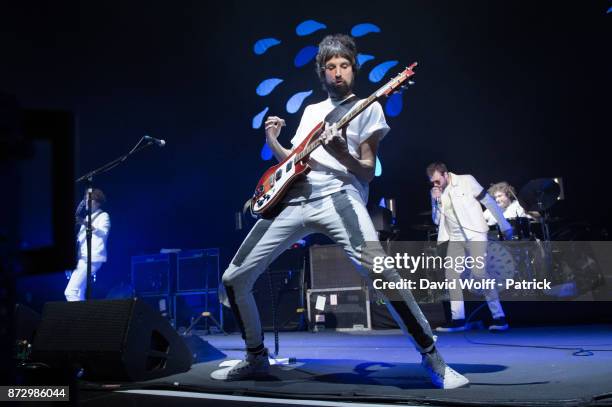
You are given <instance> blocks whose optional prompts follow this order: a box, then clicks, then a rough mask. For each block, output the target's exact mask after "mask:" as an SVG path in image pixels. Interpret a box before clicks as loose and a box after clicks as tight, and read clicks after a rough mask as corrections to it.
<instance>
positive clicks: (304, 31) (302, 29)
mask: <svg viewBox="0 0 612 407" xmlns="http://www.w3.org/2000/svg"><path fill="white" fill-rule="evenodd" d="M323 28H327V26H326V25H325V24H321V23H319V22H318V21H315V20H306V21H303V22H301V23H300V24H299V25H298V26H297V27H295V33H296V34H297V35H299V36H300V37H303V36H304V35H308V34H312V33H313V32H315V31H318V30H321V29H323Z"/></svg>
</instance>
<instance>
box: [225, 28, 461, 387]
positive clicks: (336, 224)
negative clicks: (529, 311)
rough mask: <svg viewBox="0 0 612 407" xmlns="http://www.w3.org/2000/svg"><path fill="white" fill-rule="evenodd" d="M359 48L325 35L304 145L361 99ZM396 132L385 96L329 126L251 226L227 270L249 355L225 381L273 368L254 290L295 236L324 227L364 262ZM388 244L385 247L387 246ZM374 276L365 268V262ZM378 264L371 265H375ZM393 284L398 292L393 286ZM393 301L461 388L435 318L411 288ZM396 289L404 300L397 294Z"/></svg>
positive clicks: (274, 131)
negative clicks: (383, 148) (373, 191)
mask: <svg viewBox="0 0 612 407" xmlns="http://www.w3.org/2000/svg"><path fill="white" fill-rule="evenodd" d="M356 56H357V49H356V46H355V42H354V40H353V39H352V38H351V37H349V36H347V35H342V34H335V35H330V36H327V37H325V38H324V39H323V40H322V41H321V43H320V44H319V52H318V54H317V57H316V69H317V74H318V76H319V79H320V81H321V83H322V85H323V88H324V89H325V90H326V91H327V93H328V95H329V97H328V98H327V99H326V100H324V101H322V102H320V103H316V104H313V105H310V106H307V107H306V108H305V110H304V114H303V116H302V119H301V121H300V124H299V127H298V129H297V131H296V133H295V136H294V137H293V138H292V139H291V144H292V146H293V147H295V146H298V145H299V144H300V142H302V141H303V140H304V139H305V137H307V136H308V134H309V133H310V131H311V130H312V129H313V128H315V126H316V125H317V124H318V123H320V122H321V121H322V120H324V119H325V118H326V116H327V115H328V114H329V113H330V112H332V111H333V110H334V109H336V108H337V107H338V106H340V105H344V107H347V106H350V104H351V103H353V104H354V103H355V99H356V98H354V97H353V98H352V96H353V93H352V89H353V84H354V79H355V74H356V73H357V70H358V65H357V62H356ZM283 125H284V121H283V120H282V119H281V118H279V117H276V116H271V117H268V118H267V120H266V122H265V133H266V142H267V143H268V145H269V146H270V148H271V150H272V151H273V153H274V156H275V157H276V159H277V160H279V161H282V160H284V159H285V158H286V157H287V156H288V155H289V154H290V153H291V150H290V149H287V148H285V147H283V146H282V145H281V144H280V143H279V142H278V136H279V134H280V131H281V127H282V126H283ZM388 131H389V126H387V123H386V121H385V116H384V114H383V109H382V107H381V105H380V104H379V103H378V102H375V103H373V104H371V105H370V106H369V107H368V108H367V109H365V111H363V112H362V113H361V114H360V115H359V116H357V117H356V118H355V119H354V120H353V121H351V122H350V124H349V125H348V127H347V128H346V130H344V131H339V130H338V129H337V128H336V126H335V125H330V124H329V123H328V124H327V125H326V129H325V131H324V132H323V133H322V135H321V136H320V137H321V138H322V141H323V148H318V149H316V150H314V151H313V152H312V154H311V155H310V159H309V161H308V164H309V166H310V167H311V169H312V170H311V171H310V172H309V173H308V174H307V176H306V177H304V179H303V180H302V181H298V182H296V183H295V184H294V185H293V186H292V187H291V189H290V190H289V191H288V193H287V194H286V196H285V197H284V200H283V201H282V202H281V203H280V204H279V206H280V209H279V210H278V213H277V214H276V216H274V217H273V218H267V219H260V220H258V222H257V223H256V224H255V226H254V227H253V229H252V230H251V231H250V233H249V234H248V236H247V237H246V239H245V240H244V242H243V243H242V245H241V246H240V248H239V249H238V252H237V253H236V255H235V257H234V258H233V260H232V261H231V264H230V265H229V267H228V268H227V270H225V273H224V274H223V284H224V286H225V289H226V292H227V296H228V301H229V304H230V305H231V308H232V310H233V312H234V315H235V317H236V321H237V323H238V325H239V326H240V329H241V331H242V337H243V339H244V340H245V342H246V347H247V354H246V358H245V360H243V361H241V362H240V363H238V364H237V365H236V366H234V367H233V368H232V369H231V370H229V371H228V372H227V374H226V375H224V376H222V377H216V376H215V375H214V374H213V378H217V379H225V380H243V379H251V378H253V377H255V376H258V375H262V374H263V375H265V374H266V373H267V372H268V370H269V367H270V364H269V361H268V350H267V349H266V348H265V347H264V340H263V331H262V327H261V323H260V319H259V314H258V312H257V306H256V304H255V299H254V297H253V294H252V292H251V291H252V288H253V284H254V283H255V280H257V278H258V277H259V275H260V274H261V273H262V272H263V271H264V270H265V269H266V267H267V266H268V265H269V264H270V263H271V262H272V261H273V260H274V259H275V258H276V257H277V256H278V255H280V254H281V253H282V252H283V251H285V250H286V249H288V248H289V247H290V245H291V244H292V243H294V242H295V241H297V240H299V239H300V238H302V237H303V236H306V235H308V234H311V233H324V234H326V235H328V236H329V237H331V238H332V239H333V240H335V241H336V242H337V243H340V244H342V245H343V246H344V249H345V251H346V253H347V254H348V256H349V257H350V258H351V259H352V260H353V262H355V263H356V264H359V262H360V260H362V253H363V248H364V244H365V243H366V242H373V241H378V237H377V234H376V231H375V229H374V226H373V225H372V221H371V219H370V217H369V215H368V212H367V210H366V207H365V203H366V200H367V196H368V184H369V182H370V181H371V180H372V179H373V178H374V169H375V165H376V152H377V150H378V143H379V142H380V140H381V139H382V138H383V137H384V136H385V135H386V134H387V132H388ZM381 250H382V249H381ZM359 269H360V270H359V271H360V272H361V273H362V274H364V276H365V277H367V278H371V277H372V276H370V275H369V273H368V271H367V270H366V267H359ZM370 269H371V267H370ZM377 277H379V278H380V277H382V278H383V280H387V281H400V279H401V277H400V276H399V274H398V273H397V272H396V271H395V270H394V269H388V270H385V271H384V272H383V273H382V274H380V275H377ZM391 291H393V292H391ZM382 294H383V295H384V296H385V298H386V299H387V301H386V303H387V306H388V307H389V310H390V311H391V314H392V315H393V316H394V318H395V319H396V321H397V322H398V324H399V326H400V327H401V328H402V330H403V331H404V332H405V333H407V334H409V335H410V337H411V339H412V340H413V342H414V344H415V347H416V348H417V350H418V351H419V352H421V354H422V361H423V366H424V367H425V369H426V370H427V371H428V373H429V375H430V376H431V379H432V382H433V383H434V385H436V386H437V387H442V388H455V387H459V386H463V385H465V384H467V383H468V380H467V378H465V377H464V376H462V375H460V374H459V373H457V372H456V371H454V370H453V369H451V368H450V367H448V366H447V365H446V363H445V362H444V360H443V359H442V357H441V356H440V354H439V353H438V351H437V350H436V348H435V345H434V339H433V335H432V332H431V328H430V326H429V323H428V322H427V320H426V319H425V316H424V315H423V313H422V312H421V310H420V308H419V306H418V305H417V303H416V302H415V300H414V297H413V296H412V293H411V292H410V291H409V290H400V291H397V290H383V291H382ZM391 296H393V298H394V299H398V300H397V301H395V300H392V301H390V300H389V298H391Z"/></svg>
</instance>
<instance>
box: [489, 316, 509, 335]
mask: <svg viewBox="0 0 612 407" xmlns="http://www.w3.org/2000/svg"><path fill="white" fill-rule="evenodd" d="M508 328H510V327H509V326H508V323H507V322H506V318H505V317H501V318H493V322H492V323H491V325H489V331H491V332H501V331H506V330H508Z"/></svg>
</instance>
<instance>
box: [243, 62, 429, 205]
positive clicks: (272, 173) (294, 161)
mask: <svg viewBox="0 0 612 407" xmlns="http://www.w3.org/2000/svg"><path fill="white" fill-rule="evenodd" d="M416 65H417V63H416V62H415V63H413V64H412V65H410V66H409V67H408V68H406V69H404V70H403V71H402V72H400V73H399V74H398V75H397V76H396V77H394V78H393V79H391V80H390V81H389V82H387V83H386V84H385V85H384V86H382V87H381V88H379V89H378V90H377V91H376V92H374V93H373V94H371V95H370V97H368V98H367V99H364V100H361V101H359V102H357V104H356V105H355V106H354V107H353V109H352V110H350V111H349V112H347V113H346V114H345V115H344V116H342V118H341V119H340V120H338V121H337V122H336V123H337V127H338V130H342V129H343V128H345V127H346V126H348V125H349V123H350V122H351V121H352V120H353V119H354V118H355V117H357V116H358V115H359V114H361V112H363V111H364V110H365V109H366V108H367V107H368V106H370V105H371V104H372V103H374V102H375V101H377V100H379V99H381V98H382V97H383V96H389V95H391V94H392V93H393V92H395V91H396V90H397V89H398V88H399V87H400V86H403V85H404V83H405V82H406V81H407V80H408V78H410V77H411V76H413V75H414V71H413V68H414V67H415V66H416ZM323 130H325V123H324V122H323V121H321V122H320V123H319V124H317V125H316V126H315V127H314V128H313V129H312V130H311V131H310V133H308V136H306V138H305V139H304V140H303V141H302V142H301V143H300V144H299V145H298V146H297V147H295V148H294V149H293V150H292V151H291V154H289V155H288V156H287V157H286V158H285V159H284V160H283V161H282V162H280V163H278V164H277V165H274V166H272V167H270V168H269V169H268V170H267V171H266V172H265V173H264V175H263V176H262V177H261V178H260V180H259V182H258V183H257V187H256V188H255V193H254V194H253V198H251V200H250V209H251V213H252V214H254V215H265V214H266V212H268V211H270V210H271V209H272V208H273V207H274V206H275V205H276V204H277V203H279V202H280V201H281V200H282V198H283V196H284V195H285V193H286V192H287V191H288V190H289V188H290V187H291V185H292V184H293V183H294V182H295V181H296V180H297V179H298V178H299V177H300V176H301V175H303V174H306V173H308V171H310V167H309V165H308V163H307V162H308V158H309V156H310V153H312V152H313V151H314V150H315V149H316V148H318V147H319V146H321V140H320V139H319V136H320V135H321V133H323Z"/></svg>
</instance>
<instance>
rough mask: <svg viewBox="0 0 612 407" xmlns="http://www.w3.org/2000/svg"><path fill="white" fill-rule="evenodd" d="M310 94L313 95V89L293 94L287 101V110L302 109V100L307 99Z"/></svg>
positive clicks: (292, 111) (291, 111) (290, 111)
mask: <svg viewBox="0 0 612 407" xmlns="http://www.w3.org/2000/svg"><path fill="white" fill-rule="evenodd" d="M310 95H312V90H309V91H306V92H298V93H296V94H295V95H293V96H291V97H290V98H289V100H288V101H287V106H286V108H287V112H289V113H295V112H297V111H298V110H300V107H301V106H302V102H304V99H306V98H307V97H308V96H310Z"/></svg>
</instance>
